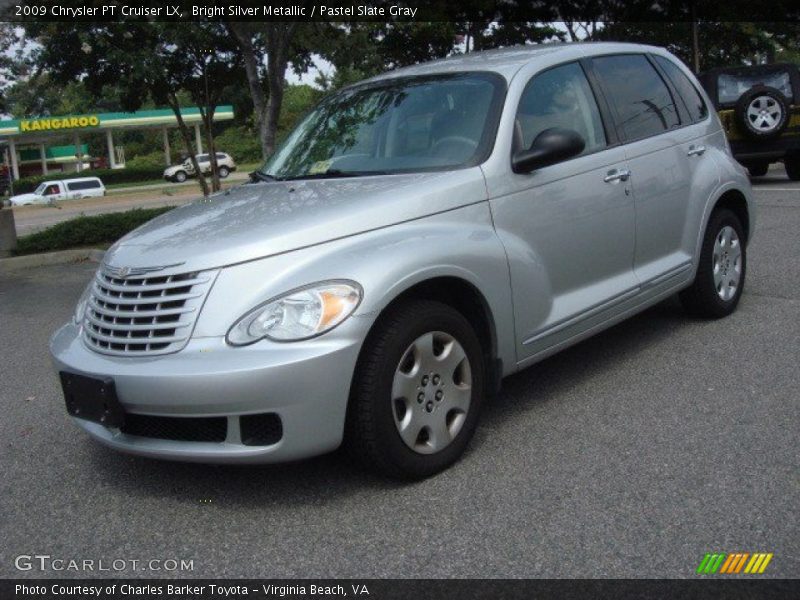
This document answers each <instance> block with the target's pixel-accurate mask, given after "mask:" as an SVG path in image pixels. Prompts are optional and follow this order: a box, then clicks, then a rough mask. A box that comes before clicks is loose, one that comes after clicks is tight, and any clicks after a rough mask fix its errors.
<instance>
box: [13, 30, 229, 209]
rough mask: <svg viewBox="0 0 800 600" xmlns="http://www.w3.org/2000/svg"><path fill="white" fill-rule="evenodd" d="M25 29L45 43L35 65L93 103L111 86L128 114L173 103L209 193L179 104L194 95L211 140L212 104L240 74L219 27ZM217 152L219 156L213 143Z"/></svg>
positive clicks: (170, 105)
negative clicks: (78, 86)
mask: <svg viewBox="0 0 800 600" xmlns="http://www.w3.org/2000/svg"><path fill="white" fill-rule="evenodd" d="M25 26H26V29H27V31H28V33H29V34H30V35H31V36H32V37H33V38H34V39H36V41H37V42H38V43H39V44H40V50H39V51H38V52H37V55H36V64H37V66H38V67H39V68H40V69H41V70H43V71H48V72H49V73H51V77H53V78H54V79H57V80H59V81H61V82H64V83H67V82H70V81H75V80H80V81H82V82H83V83H84V85H85V86H86V89H87V90H88V91H89V92H90V93H91V94H92V96H93V97H94V98H101V97H102V96H103V95H104V91H105V90H107V89H108V87H109V86H112V87H113V88H114V89H116V90H117V99H118V101H119V103H120V106H121V107H122V109H123V110H129V111H133V110H138V109H139V108H141V107H142V106H143V105H144V104H145V103H146V102H147V101H148V99H151V100H152V101H153V102H155V103H156V104H161V105H163V104H167V105H168V106H169V107H170V108H171V109H172V111H173V113H174V114H175V118H176V120H177V122H178V130H179V132H180V135H181V138H182V140H183V142H184V146H185V149H186V152H187V154H188V155H189V157H190V160H191V161H192V163H193V166H194V169H195V171H196V172H197V178H198V181H199V184H200V187H201V189H202V190H203V194H204V195H208V193H209V187H208V183H207V182H206V179H205V177H204V176H203V174H202V173H201V172H200V169H199V166H198V164H197V160H196V157H195V152H194V151H193V150H192V139H191V134H190V132H189V128H188V127H187V126H186V123H185V122H184V120H183V118H182V115H181V112H180V106H181V94H182V93H184V92H185V93H188V94H189V96H190V97H191V98H192V99H193V100H194V101H196V102H197V103H198V104H199V105H200V106H201V107H202V109H203V119H204V121H205V124H206V132H207V133H208V134H209V135H211V133H210V132H211V131H212V130H213V128H212V127H210V124H211V121H212V120H213V106H216V102H217V101H218V100H219V98H220V93H219V92H220V90H221V89H224V87H225V83H227V82H229V81H230V78H232V77H234V76H235V73H236V66H237V60H238V57H239V55H238V52H236V49H235V48H233V46H232V44H230V43H229V42H230V40H229V38H228V36H227V35H226V32H225V30H224V28H223V27H222V26H221V25H217V24H215V23H160V22H143V21H136V20H130V21H119V22H113V23H80V24H78V25H75V26H73V27H70V28H66V27H63V25H62V24H60V23H42V22H39V23H28V24H26V25H25ZM223 82H225V83H223ZM209 107H211V108H209ZM211 146H212V151H213V140H212V142H211ZM212 156H213V154H212ZM217 186H218V182H215V188H216V187H217Z"/></svg>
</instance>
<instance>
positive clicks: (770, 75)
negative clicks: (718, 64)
mask: <svg viewBox="0 0 800 600" xmlns="http://www.w3.org/2000/svg"><path fill="white" fill-rule="evenodd" d="M755 85H768V86H769V87H774V88H775V89H777V90H779V91H780V92H781V93H783V95H784V96H786V99H787V100H789V101H790V102H791V101H792V82H791V80H790V79H789V73H788V72H786V71H772V72H768V71H765V72H762V73H757V72H756V73H747V74H741V75H734V74H732V73H721V74H720V75H719V77H718V79H717V96H718V98H719V103H720V104H729V103H733V102H736V101H737V100H738V99H739V97H740V96H741V95H742V94H744V93H745V92H746V91H747V90H749V89H750V88H751V87H753V86H755Z"/></svg>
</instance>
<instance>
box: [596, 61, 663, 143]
mask: <svg viewBox="0 0 800 600" xmlns="http://www.w3.org/2000/svg"><path fill="white" fill-rule="evenodd" d="M592 63H593V65H594V68H595V71H596V72H597V75H598V77H599V78H600V80H601V81H602V84H603V89H604V90H605V92H606V94H607V95H608V96H609V98H608V101H609V103H610V104H611V105H612V106H613V107H614V108H615V109H616V112H617V115H618V117H619V121H620V125H621V126H622V129H623V134H624V136H625V139H626V140H627V141H632V140H638V139H642V138H646V137H650V136H651V135H656V134H659V133H663V132H665V131H667V130H669V129H671V128H672V127H675V126H677V125H678V124H679V121H678V112H677V110H676V108H675V103H674V102H673V100H672V95H671V94H670V93H669V88H667V85H666V84H665V83H664V81H663V80H662V79H661V76H660V75H659V74H658V72H657V71H656V70H655V68H654V67H653V65H651V64H650V62H649V61H648V60H647V59H646V58H645V57H644V56H643V55H641V54H621V55H618V56H601V57H598V58H594V59H592Z"/></svg>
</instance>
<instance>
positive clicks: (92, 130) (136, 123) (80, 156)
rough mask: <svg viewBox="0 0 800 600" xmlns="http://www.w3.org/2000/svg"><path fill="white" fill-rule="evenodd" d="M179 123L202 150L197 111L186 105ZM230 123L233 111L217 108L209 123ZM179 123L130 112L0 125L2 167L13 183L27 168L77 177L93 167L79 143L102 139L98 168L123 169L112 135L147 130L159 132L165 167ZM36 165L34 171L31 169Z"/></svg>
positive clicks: (165, 115)
mask: <svg viewBox="0 0 800 600" xmlns="http://www.w3.org/2000/svg"><path fill="white" fill-rule="evenodd" d="M181 118H182V119H183V121H184V122H185V123H186V124H187V125H188V126H191V127H193V128H194V138H195V150H196V152H197V153H198V154H199V153H201V152H202V151H203V143H202V136H201V135H200V124H201V123H202V119H201V116H200V109H199V108H198V107H196V106H191V107H187V108H182V109H181ZM232 119H233V107H232V106H230V105H225V106H218V107H217V108H216V111H215V113H214V121H215V122H216V121H230V120H232ZM177 126H178V121H177V119H176V117H175V114H174V113H173V112H172V110H171V109H155V110H140V111H136V112H132V113H122V112H114V113H89V114H83V115H65V116H48V117H32V118H25V119H11V120H6V121H0V143H3V145H5V146H6V150H5V152H4V154H5V156H4V159H5V163H6V164H7V165H8V166H9V168H10V171H11V175H12V177H13V178H14V179H19V177H20V165H27V166H28V168H27V169H25V170H26V171H27V172H29V173H28V174H33V173H36V174H42V175H47V174H48V173H50V172H52V171H53V170H57V171H74V172H80V171H82V170H84V169H86V168H90V167H91V166H92V165H91V164H90V162H89V161H88V160H87V159H88V158H89V157H87V156H86V152H87V145H86V144H83V143H81V139H86V137H87V136H89V135H104V136H105V138H106V150H107V152H106V156H105V157H102V158H101V161H100V163H101V164H102V165H103V166H105V167H108V168H112V169H117V168H124V166H125V154H124V149H123V148H121V147H119V146H115V145H114V132H115V131H116V130H120V129H152V128H158V129H161V130H162V132H163V140H164V163H165V164H167V165H169V164H171V162H172V157H171V151H170V146H169V135H168V132H169V129H170V128H176V127H177ZM65 136H69V137H71V138H72V144H71V145H66V146H64V145H58V146H48V142H53V141H55V138H62V139H63V138H64V137H65ZM34 165H35V166H34Z"/></svg>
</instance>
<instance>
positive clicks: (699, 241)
mask: <svg viewBox="0 0 800 600" xmlns="http://www.w3.org/2000/svg"><path fill="white" fill-rule="evenodd" d="M714 160H715V162H717V164H718V166H719V169H720V174H721V175H722V177H721V180H722V181H725V183H723V184H721V185H719V186H718V187H717V188H716V189H715V190H714V191H713V192H712V193H711V194H710V195H709V197H708V199H707V200H706V203H705V206H704V207H703V213H702V218H701V220H700V228H699V229H698V231H697V235H696V238H695V243H694V253H693V258H692V278H694V274H695V273H697V267H698V265H699V263H700V252H701V250H702V246H703V236H704V235H705V232H706V227H707V226H708V220H709V218H710V217H711V213H712V212H713V210H714V207H715V206H716V205H717V203H718V202H719V200H720V198H722V196H723V195H725V193H726V192H730V191H736V192H739V193H740V194H742V195H743V196H744V198H745V202H746V203H747V215H748V220H749V231H748V237H747V243H748V244H749V243H750V242H751V241H752V239H753V233H754V231H755V225H756V210H755V201H754V199H753V190H752V187H751V185H750V179H749V177H747V175H746V174H745V173H744V167H741V168H738V169H737V172H735V173H734V172H732V171H733V170H732V169H731V165H730V164H727V165H726V164H722V163H721V162H720V160H719V159H718V158H717V157H716V156H715V157H714ZM731 160H733V159H731ZM726 162H728V161H726ZM725 175H728V177H725Z"/></svg>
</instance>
